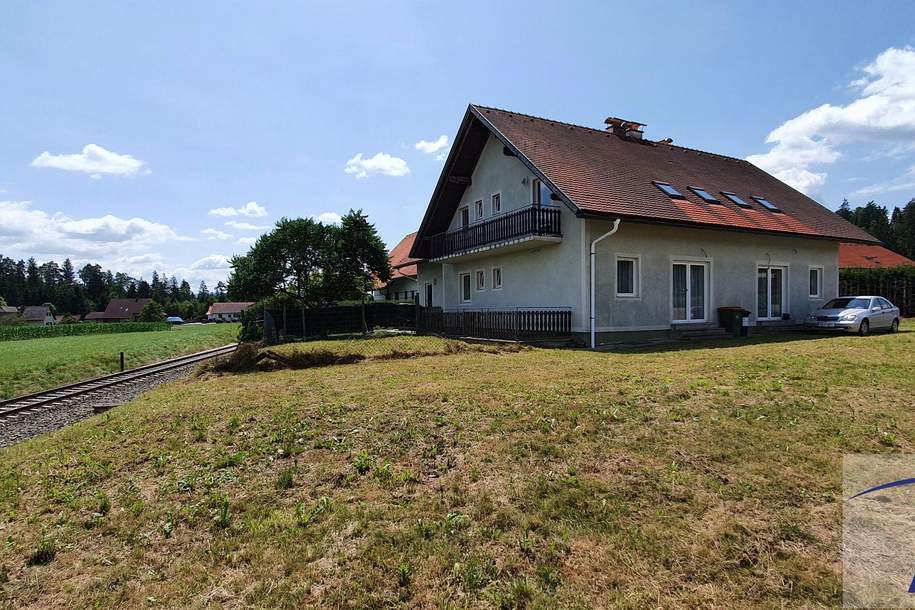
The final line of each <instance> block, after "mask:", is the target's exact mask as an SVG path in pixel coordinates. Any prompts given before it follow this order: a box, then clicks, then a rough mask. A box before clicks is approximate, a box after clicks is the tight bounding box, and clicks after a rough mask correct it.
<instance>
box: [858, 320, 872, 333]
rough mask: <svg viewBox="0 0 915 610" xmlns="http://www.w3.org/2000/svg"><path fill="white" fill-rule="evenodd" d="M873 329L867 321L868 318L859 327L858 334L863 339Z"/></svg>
mask: <svg viewBox="0 0 915 610" xmlns="http://www.w3.org/2000/svg"><path fill="white" fill-rule="evenodd" d="M870 329H871V323H870V322H868V321H867V318H865V319H863V320H861V325H860V326H858V334H859V335H861V336H862V337H863V336H864V335H866V334H867V333H868V331H869V330H870Z"/></svg>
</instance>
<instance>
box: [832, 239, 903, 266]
mask: <svg viewBox="0 0 915 610" xmlns="http://www.w3.org/2000/svg"><path fill="white" fill-rule="evenodd" d="M903 265H915V261H913V260H912V259H909V258H906V257H904V256H903V255H901V254H896V253H895V252H893V251H892V250H888V249H887V248H884V247H883V246H878V245H875V244H848V243H842V244H839V267H840V268H841V269H874V268H877V267H901V266H903Z"/></svg>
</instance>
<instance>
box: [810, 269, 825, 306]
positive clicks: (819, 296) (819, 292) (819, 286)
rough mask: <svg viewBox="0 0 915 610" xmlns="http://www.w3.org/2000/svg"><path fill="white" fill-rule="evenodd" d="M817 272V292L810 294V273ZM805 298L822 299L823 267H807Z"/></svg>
mask: <svg viewBox="0 0 915 610" xmlns="http://www.w3.org/2000/svg"><path fill="white" fill-rule="evenodd" d="M811 271H816V272H817V292H816V294H810V272H811ZM807 298H809V299H822V298H823V265H810V266H809V267H807Z"/></svg>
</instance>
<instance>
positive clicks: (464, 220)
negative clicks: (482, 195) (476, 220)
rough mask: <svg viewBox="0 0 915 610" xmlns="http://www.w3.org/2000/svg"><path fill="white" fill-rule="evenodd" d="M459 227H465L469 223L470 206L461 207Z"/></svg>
mask: <svg viewBox="0 0 915 610" xmlns="http://www.w3.org/2000/svg"><path fill="white" fill-rule="evenodd" d="M460 213H461V228H462V229H466V228H467V227H468V226H469V225H470V208H468V207H467V206H466V205H465V206H464V207H462V208H461V210H460Z"/></svg>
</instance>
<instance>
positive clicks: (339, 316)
mask: <svg viewBox="0 0 915 610" xmlns="http://www.w3.org/2000/svg"><path fill="white" fill-rule="evenodd" d="M417 307H418V306H417V305H412V304H410V303H404V304H399V303H384V302H381V303H366V304H365V308H364V310H363V306H362V305H338V306H333V307H314V308H303V307H291V306H287V307H285V308H276V309H267V310H265V311H264V339H265V340H266V341H267V342H268V343H276V342H282V341H286V340H289V339H304V338H309V337H321V336H324V335H332V334H339V333H360V332H362V331H363V330H364V329H367V330H373V329H375V328H396V329H401V330H416V316H417ZM363 311H364V314H365V319H364V324H363Z"/></svg>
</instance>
